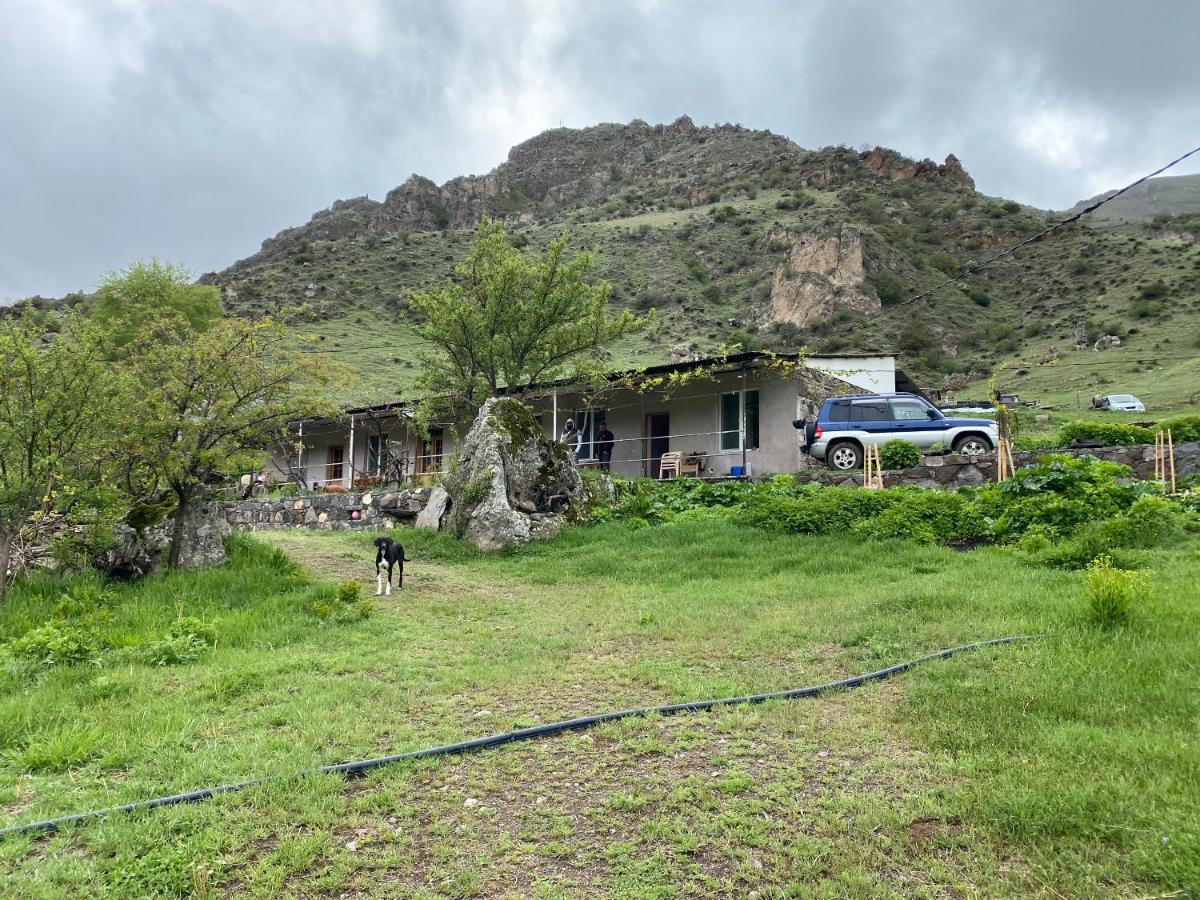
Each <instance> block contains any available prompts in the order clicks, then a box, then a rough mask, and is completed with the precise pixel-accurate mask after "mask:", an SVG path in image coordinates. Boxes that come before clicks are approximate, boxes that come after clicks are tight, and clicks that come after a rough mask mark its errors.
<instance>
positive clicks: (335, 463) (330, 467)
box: [325, 444, 346, 484]
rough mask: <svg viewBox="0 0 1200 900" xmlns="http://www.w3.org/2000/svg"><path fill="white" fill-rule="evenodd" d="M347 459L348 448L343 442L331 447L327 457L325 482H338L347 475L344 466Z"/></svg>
mask: <svg viewBox="0 0 1200 900" xmlns="http://www.w3.org/2000/svg"><path fill="white" fill-rule="evenodd" d="M345 461H346V448H345V447H343V446H342V445H341V444H338V445H337V446H334V447H330V448H329V453H328V455H327V456H326V457H325V483H326V484H336V483H337V482H339V481H341V480H342V479H343V478H345V477H346V472H345V469H344V468H343V466H344V464H345Z"/></svg>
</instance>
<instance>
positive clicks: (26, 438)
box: [0, 313, 119, 599]
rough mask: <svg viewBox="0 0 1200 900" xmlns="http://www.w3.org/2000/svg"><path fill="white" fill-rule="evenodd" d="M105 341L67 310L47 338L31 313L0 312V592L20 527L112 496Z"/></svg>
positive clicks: (112, 395) (114, 383)
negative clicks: (1, 317)
mask: <svg viewBox="0 0 1200 900" xmlns="http://www.w3.org/2000/svg"><path fill="white" fill-rule="evenodd" d="M105 349H106V348H105V347H104V345H103V342H102V337H101V334H100V332H99V330H98V329H96V328H95V327H94V326H92V325H91V324H90V323H88V322H86V321H85V320H83V319H82V318H81V317H80V316H78V315H77V314H74V313H68V314H67V315H66V316H65V317H64V318H63V319H62V320H61V322H60V326H59V331H58V333H57V334H56V335H53V336H52V337H51V338H50V339H49V340H45V339H43V332H42V328H41V326H40V323H39V322H38V321H37V319H36V317H35V316H33V315H32V314H30V315H25V316H21V317H18V318H10V319H4V320H0V599H3V597H4V592H5V586H6V584H7V575H8V569H9V564H10V561H11V552H12V549H13V544H14V541H15V540H16V538H17V537H18V535H19V534H20V533H21V531H22V529H23V528H25V527H26V526H28V525H29V524H30V523H31V522H33V521H34V520H36V519H39V518H43V519H44V518H49V517H52V516H54V515H60V514H67V515H70V514H72V513H78V512H81V511H82V510H84V509H97V508H101V507H104V506H106V505H108V504H109V503H110V502H112V500H113V496H114V494H115V492H112V491H110V488H111V485H110V483H109V481H108V479H107V478H106V464H107V463H109V462H111V458H112V451H113V443H114V442H113V440H112V435H113V434H114V432H115V429H114V427H113V422H114V417H115V413H116V410H117V409H118V407H119V383H118V380H117V379H115V378H113V377H112V375H111V373H109V372H108V371H107V370H106V368H105V365H104V363H103V362H101V360H102V358H103V355H104V351H105Z"/></svg>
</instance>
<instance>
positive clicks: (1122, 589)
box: [1083, 555, 1150, 628]
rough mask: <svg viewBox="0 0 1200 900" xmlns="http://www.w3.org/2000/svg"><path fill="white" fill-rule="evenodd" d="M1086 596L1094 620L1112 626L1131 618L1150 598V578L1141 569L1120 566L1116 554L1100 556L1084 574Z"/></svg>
mask: <svg viewBox="0 0 1200 900" xmlns="http://www.w3.org/2000/svg"><path fill="white" fill-rule="evenodd" d="M1083 599H1084V602H1085V603H1086V604H1087V611H1088V618H1089V619H1090V620H1091V621H1092V623H1093V624H1095V625H1098V626H1100V627H1101V628H1112V627H1114V626H1117V625H1122V624H1124V623H1125V622H1127V621H1129V619H1130V617H1131V616H1132V615H1133V613H1134V610H1135V608H1136V607H1138V606H1143V605H1145V603H1146V601H1147V600H1149V599H1150V582H1149V579H1147V578H1146V576H1145V575H1144V574H1143V573H1141V572H1133V571H1129V570H1128V569H1118V568H1116V567H1115V566H1114V565H1113V561H1112V557H1110V556H1107V555H1102V556H1098V557H1096V558H1095V559H1094V560H1092V562H1091V564H1090V565H1089V566H1088V568H1087V574H1086V575H1085V576H1084V586H1083Z"/></svg>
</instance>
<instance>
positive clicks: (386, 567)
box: [375, 537, 412, 597]
mask: <svg viewBox="0 0 1200 900" xmlns="http://www.w3.org/2000/svg"><path fill="white" fill-rule="evenodd" d="M406 562H412V560H411V559H406V558H405V557H404V546H403V545H402V544H397V543H396V542H395V541H393V540H392V539H391V538H390V537H379V538H375V596H376V597H378V596H379V595H380V594H382V593H383V592H384V590H383V589H384V581H383V579H384V575H385V573H386V575H387V596H389V597H390V596H392V569H394V568H398V569H399V570H400V571H399V575H400V580H399V581H398V582H397V585H398V587H399V588H400V589H401V590H403V589H404V564H405V563H406Z"/></svg>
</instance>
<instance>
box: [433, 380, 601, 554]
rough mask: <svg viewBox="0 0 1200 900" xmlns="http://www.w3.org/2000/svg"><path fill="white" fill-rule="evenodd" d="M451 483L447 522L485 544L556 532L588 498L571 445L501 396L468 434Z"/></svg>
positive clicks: (496, 546) (499, 545)
mask: <svg viewBox="0 0 1200 900" xmlns="http://www.w3.org/2000/svg"><path fill="white" fill-rule="evenodd" d="M446 490H447V492H448V493H449V495H450V502H451V507H450V517H449V520H448V524H449V525H450V526H451V527H452V528H453V529H454V531H455V533H456V534H458V535H459V536H461V537H465V538H466V539H467V540H469V541H471V543H473V544H474V545H475V546H477V547H479V548H480V549H481V550H504V549H507V548H508V547H511V546H512V545H514V544H521V543H525V542H527V541H531V540H537V539H540V538H547V537H553V536H554V535H555V534H557V533H558V532H559V531H560V530H561V529H562V527H563V525H564V524H565V523H566V521H567V519H568V517H570V516H572V515H574V514H575V513H576V512H578V511H579V509H580V506H581V504H582V499H583V497H584V486H583V480H582V479H581V478H580V477H579V471H578V470H577V469H576V468H575V464H574V462H573V461H572V460H571V457H570V454H569V453H568V451H567V448H566V447H564V446H563V445H561V444H558V443H555V442H554V441H551V440H550V439H548V438H547V437H546V436H545V434H544V433H543V432H542V429H541V427H540V426H539V425H538V424H537V422H536V421H534V418H533V415H532V413H530V411H529V409H528V408H527V407H526V406H525V405H524V404H522V403H521V402H520V401H518V400H513V399H511V398H500V399H497V398H495V397H493V398H492V399H490V400H488V401H487V402H486V403H485V404H484V405H483V408H482V409H481V410H480V411H479V415H478V417H477V418H476V419H475V423H474V424H473V425H472V426H471V430H470V431H469V432H468V433H467V436H466V439H465V440H464V441H463V444H462V449H461V450H460V451H459V455H458V462H457V465H456V466H455V469H454V471H453V472H452V473H451V474H450V476H449V477H448V478H447V479H446Z"/></svg>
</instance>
